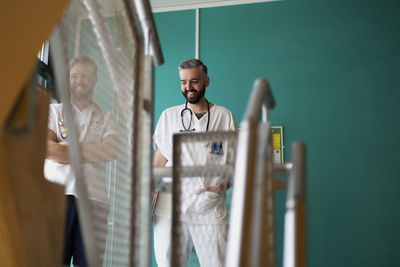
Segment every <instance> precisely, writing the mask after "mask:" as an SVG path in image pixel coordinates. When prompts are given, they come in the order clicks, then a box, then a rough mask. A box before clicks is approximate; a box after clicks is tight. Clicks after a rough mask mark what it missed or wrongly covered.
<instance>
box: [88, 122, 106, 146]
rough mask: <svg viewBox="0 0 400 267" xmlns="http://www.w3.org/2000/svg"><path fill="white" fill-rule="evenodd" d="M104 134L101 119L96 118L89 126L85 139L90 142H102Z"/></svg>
mask: <svg viewBox="0 0 400 267" xmlns="http://www.w3.org/2000/svg"><path fill="white" fill-rule="evenodd" d="M102 136H103V127H102V125H101V121H100V120H97V119H94V120H93V121H92V123H91V125H90V126H89V129H88V132H87V136H86V138H85V141H86V142H88V143H100V142H101V140H102Z"/></svg>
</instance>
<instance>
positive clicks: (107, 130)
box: [103, 112, 118, 138]
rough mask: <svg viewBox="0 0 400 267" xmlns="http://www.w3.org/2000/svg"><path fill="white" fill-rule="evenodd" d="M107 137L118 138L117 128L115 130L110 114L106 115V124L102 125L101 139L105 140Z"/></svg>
mask: <svg viewBox="0 0 400 267" xmlns="http://www.w3.org/2000/svg"><path fill="white" fill-rule="evenodd" d="M109 135H117V136H118V128H117V123H116V121H115V119H114V117H113V115H111V113H108V112H107V113H106V122H105V125H104V133H103V138H106V137H107V136H109Z"/></svg>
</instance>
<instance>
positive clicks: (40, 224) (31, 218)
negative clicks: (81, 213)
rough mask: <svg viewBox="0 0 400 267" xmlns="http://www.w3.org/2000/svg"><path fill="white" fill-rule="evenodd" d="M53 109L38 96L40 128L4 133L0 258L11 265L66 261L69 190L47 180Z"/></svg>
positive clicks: (1, 142) (1, 137)
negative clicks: (45, 169) (50, 111)
mask: <svg viewBox="0 0 400 267" xmlns="http://www.w3.org/2000/svg"><path fill="white" fill-rule="evenodd" d="M19 103H26V101H21V102H19ZM48 104H49V99H48V97H47V96H45V95H44V94H43V93H38V95H37V102H36V110H35V115H36V116H35V119H36V123H35V126H34V127H33V128H32V129H30V130H28V131H26V132H25V133H16V132H14V131H11V130H10V129H7V128H3V129H2V131H1V134H0V151H1V152H0V154H1V163H0V165H1V166H0V169H1V170H2V173H1V179H0V181H1V186H0V196H1V199H0V200H1V201H0V212H1V214H0V215H1V220H0V233H1V242H0V243H1V244H2V246H1V247H0V258H1V259H2V264H3V263H5V266H32V267H33V266H60V265H61V262H62V261H61V257H62V249H63V237H64V228H65V227H64V221H65V212H66V208H65V196H64V187H63V186H60V185H56V184H53V183H49V182H47V181H46V180H45V178H44V175H43V164H44V158H45V153H46V133H47V119H48ZM24 106H25V105H21V106H18V105H17V107H16V109H25V107H24ZM22 114H23V113H22Z"/></svg>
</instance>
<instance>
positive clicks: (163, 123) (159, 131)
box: [153, 111, 172, 162]
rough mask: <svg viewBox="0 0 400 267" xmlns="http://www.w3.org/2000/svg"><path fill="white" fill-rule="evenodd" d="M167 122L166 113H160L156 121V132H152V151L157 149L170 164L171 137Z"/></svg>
mask: <svg viewBox="0 0 400 267" xmlns="http://www.w3.org/2000/svg"><path fill="white" fill-rule="evenodd" d="M169 124H170V123H169V122H168V120H167V116H166V112H165V111H163V113H161V116H160V119H159V120H158V123H157V127H156V130H155V131H154V135H153V140H154V145H155V146H154V149H155V150H157V149H159V150H160V152H161V154H162V155H163V156H164V157H165V158H166V159H167V160H168V161H170V162H172V136H171V131H170V127H169Z"/></svg>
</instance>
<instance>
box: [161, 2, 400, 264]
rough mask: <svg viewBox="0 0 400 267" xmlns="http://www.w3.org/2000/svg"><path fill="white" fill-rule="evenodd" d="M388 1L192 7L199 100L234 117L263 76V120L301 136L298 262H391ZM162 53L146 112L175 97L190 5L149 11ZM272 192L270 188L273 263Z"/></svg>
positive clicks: (395, 217)
mask: <svg viewBox="0 0 400 267" xmlns="http://www.w3.org/2000/svg"><path fill="white" fill-rule="evenodd" d="M399 11H400V4H398V3H397V1H389V0H388V1H365V0H364V1H362V0H353V1H339V0H326V1H305V0H304V1H280V2H269V3H262V4H251V5H238V6H230V7H219V8H208V9H201V10H200V59H201V60H203V61H204V62H205V63H206V64H207V65H208V67H209V75H210V78H211V83H210V86H209V88H207V93H206V94H207V97H208V99H209V100H210V101H212V102H215V103H217V104H220V105H223V106H226V107H228V108H230V109H231V110H232V112H233V114H234V115H235V117H236V119H237V120H238V121H239V122H240V120H241V119H242V116H243V113H244V110H245V107H246V103H247V100H248V97H249V94H250V91H251V87H252V83H253V81H254V79H255V78H257V77H266V78H268V79H269V80H270V83H271V86H272V90H273V93H274V95H275V98H276V102H277V106H276V109H274V110H273V111H272V112H271V120H272V123H273V124H274V125H283V126H284V138H285V140H284V143H285V145H286V150H285V157H286V159H288V160H290V145H291V144H292V143H293V142H294V141H296V140H303V141H305V142H306V143H307V146H308V158H307V160H308V176H307V179H308V180H307V201H308V207H307V208H308V209H307V239H308V241H307V245H308V248H307V249H308V254H307V257H308V266H312V267H320V266H323V267H330V266H332V267H337V266H352V267H353V266H367V267H369V266H370V267H375V266H398V259H397V257H398V256H397V255H398V252H399V248H400V230H398V226H399V225H400V208H399V207H398V205H399V203H400V196H399V194H398V193H397V192H398V190H399V188H400V175H399V173H398V168H397V164H396V163H397V162H396V160H397V159H398V156H397V155H398V151H399V150H400V143H399V140H398V138H399V137H400V127H399V125H398V121H399V119H398V118H399V115H400V111H399V107H398V105H396V104H397V102H398V101H399V99H400V88H399V87H400V86H399V81H398V77H399V76H400V75H399V72H400V19H399V18H400V16H399V15H398V14H399ZM155 19H156V24H157V29H158V32H159V35H160V39H161V45H162V49H163V52H164V55H165V59H166V64H165V65H164V66H162V67H158V68H157V69H156V82H155V86H156V88H155V92H156V94H155V102H156V107H155V122H157V120H158V117H159V115H160V113H161V111H162V110H163V109H164V108H166V107H169V106H172V105H176V104H180V103H183V101H184V99H183V97H182V96H181V93H180V92H179V90H180V89H179V77H178V72H177V65H178V63H179V62H180V61H182V60H184V59H186V58H191V57H194V49H195V47H194V40H195V39H194V38H195V32H194V29H195V24H194V23H195V12H194V11H193V10H191V11H180V12H169V13H157V14H155ZM284 198H285V194H284V193H279V194H277V203H276V204H277V210H278V216H277V219H276V222H277V225H278V229H277V250H278V253H279V254H278V265H277V266H282V264H281V263H282V256H281V251H282V229H281V228H280V227H281V226H279V225H282V223H283V205H284Z"/></svg>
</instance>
